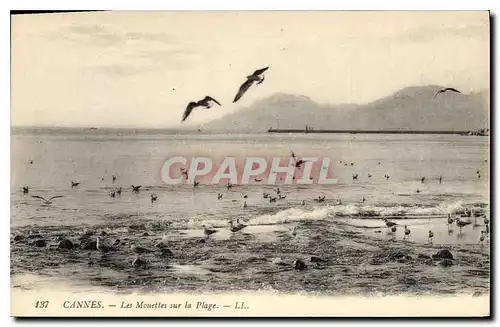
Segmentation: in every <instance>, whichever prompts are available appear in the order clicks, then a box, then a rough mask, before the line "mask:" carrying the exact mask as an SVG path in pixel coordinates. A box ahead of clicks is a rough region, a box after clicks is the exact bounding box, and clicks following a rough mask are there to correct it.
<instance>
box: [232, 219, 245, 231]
mask: <svg viewBox="0 0 500 327" xmlns="http://www.w3.org/2000/svg"><path fill="white" fill-rule="evenodd" d="M245 227H247V225H245V224H240V223H239V220H238V221H237V222H236V224H235V223H234V222H233V221H232V220H231V221H230V222H229V230H230V231H231V232H233V233H236V232H237V231H240V230H242V229H243V228H245Z"/></svg>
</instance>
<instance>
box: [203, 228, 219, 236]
mask: <svg viewBox="0 0 500 327" xmlns="http://www.w3.org/2000/svg"><path fill="white" fill-rule="evenodd" d="M201 227H203V233H204V234H205V236H206V237H209V236H210V235H212V234H215V233H217V230H215V229H210V228H208V227H207V226H205V225H201Z"/></svg>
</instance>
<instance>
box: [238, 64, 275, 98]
mask: <svg viewBox="0 0 500 327" xmlns="http://www.w3.org/2000/svg"><path fill="white" fill-rule="evenodd" d="M268 69H269V67H265V68H262V69H258V70H256V71H255V72H254V73H253V74H252V75H250V76H247V80H246V81H245V83H243V84H242V85H241V86H240V89H239V90H238V94H236V96H235V97H234V100H233V103H234V102H236V101H238V100H239V99H240V98H241V97H242V96H243V94H245V92H246V91H247V90H248V89H249V88H250V86H252V85H253V83H254V82H257V84H260V83H262V82H264V75H262V74H263V73H264V72H265V71H266V70H268Z"/></svg>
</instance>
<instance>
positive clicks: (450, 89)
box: [434, 87, 462, 98]
mask: <svg viewBox="0 0 500 327" xmlns="http://www.w3.org/2000/svg"><path fill="white" fill-rule="evenodd" d="M447 91H451V92H455V93H462V92H460V91H459V90H457V89H454V88H452V87H447V88H444V89H441V90H439V91H437V92H436V94H434V98H435V97H436V96H437V95H438V94H439V93H444V92H447Z"/></svg>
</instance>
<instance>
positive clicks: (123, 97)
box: [11, 11, 489, 128]
mask: <svg viewBox="0 0 500 327" xmlns="http://www.w3.org/2000/svg"><path fill="white" fill-rule="evenodd" d="M11 58H12V109H11V123H12V125H14V126H20V125H52V126H97V127H105V126H108V127H166V128H168V127H179V126H184V125H185V126H188V127H193V126H198V125H199V124H202V123H204V122H207V121H209V120H212V119H215V118H218V117H221V116H223V115H225V114H227V113H229V112H233V111H235V110H244V109H245V107H248V106H250V105H252V104H253V103H255V101H257V100H259V99H263V98H265V97H267V96H270V95H272V94H274V93H278V92H280V93H291V94H301V95H305V96H308V97H310V98H311V99H312V100H314V101H316V102H318V103H320V104H336V103H367V102H370V101H374V100H377V99H378V98H381V97H384V96H387V95H390V94H391V93H393V92H395V91H397V90H399V89H401V88H403V87H406V86H412V85H427V84H437V85H444V86H453V87H456V88H458V89H460V90H462V91H463V92H465V93H468V92H474V91H479V90H481V89H485V88H489V17H488V12H486V11H481V12H382V13H381V12H326V11H325V12H161V11H157V12H153V11H151V12H148V11H143V12H138V11H137V12H120V11H115V12H97V13H95V12H94V13H69V14H43V15H22V16H12V54H11ZM268 65H269V66H270V68H269V70H268V72H267V74H266V80H265V81H264V83H262V84H260V85H258V86H255V87H252V88H250V89H249V91H248V92H247V93H246V94H245V95H244V96H243V97H242V98H241V100H239V101H238V102H237V103H236V104H233V103H232V100H233V98H234V96H235V94H236V92H237V91H238V88H239V86H240V85H241V84H242V83H243V82H244V81H245V78H246V76H247V75H249V74H251V73H253V71H254V70H256V69H259V68H262V67H265V66H268ZM206 95H210V96H212V97H213V98H215V99H217V100H218V101H219V102H221V103H222V107H218V106H214V107H212V109H210V110H201V109H200V110H199V111H195V112H193V113H192V114H191V116H189V118H188V120H187V121H186V122H185V123H184V124H182V125H181V123H180V120H181V117H182V113H183V111H184V109H185V107H186V105H187V104H188V103H189V102H190V101H197V100H200V99H202V98H203V97H205V96H206Z"/></svg>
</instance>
